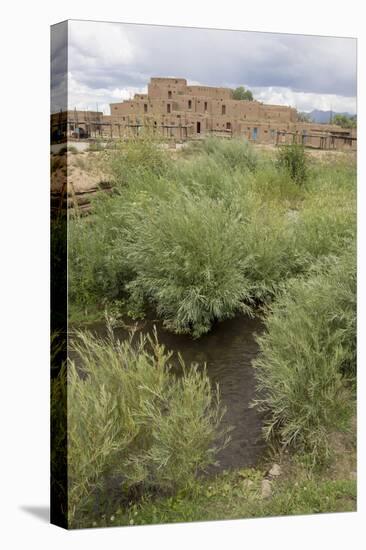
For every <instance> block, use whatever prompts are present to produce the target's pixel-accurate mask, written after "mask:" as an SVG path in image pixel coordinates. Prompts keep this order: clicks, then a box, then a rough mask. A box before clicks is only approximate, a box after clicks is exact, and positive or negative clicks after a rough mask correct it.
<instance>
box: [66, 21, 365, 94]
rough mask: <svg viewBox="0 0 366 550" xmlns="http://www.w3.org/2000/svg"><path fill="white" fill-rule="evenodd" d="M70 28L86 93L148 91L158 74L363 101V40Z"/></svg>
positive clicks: (74, 61) (72, 57)
mask: <svg viewBox="0 0 366 550" xmlns="http://www.w3.org/2000/svg"><path fill="white" fill-rule="evenodd" d="M69 25H70V33H69V71H70V72H71V74H72V77H73V78H74V80H75V81H76V82H77V83H79V85H80V86H81V87H83V89H84V91H85V90H86V88H87V89H89V90H90V91H92V90H93V89H94V90H98V89H107V90H110V91H112V90H114V89H125V88H143V87H144V86H146V84H147V82H148V80H149V79H150V77H151V76H181V77H186V78H187V79H188V80H190V81H195V82H200V83H202V84H207V85H212V86H231V87H235V86H238V85H241V84H244V85H246V86H248V87H252V88H261V89H263V88H266V87H275V88H281V89H289V90H291V91H292V92H293V93H295V94H296V93H301V94H304V93H305V94H320V95H326V94H332V95H335V96H338V97H345V98H355V96H356V40H355V39H350V38H333V37H321V36H303V35H286V34H271V33H255V32H243V31H222V30H209V29H192V28H179V27H162V26H149V25H132V24H121V23H95V22H84V21H71V22H70V23H69ZM107 95H108V94H107ZM309 97H310V96H309Z"/></svg>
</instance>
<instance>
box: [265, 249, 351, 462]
mask: <svg viewBox="0 0 366 550" xmlns="http://www.w3.org/2000/svg"><path fill="white" fill-rule="evenodd" d="M355 338H356V269H355V260H354V254H353V253H352V251H351V252H349V253H346V254H344V255H343V256H342V257H341V258H337V257H333V258H328V260H327V261H326V262H323V263H322V264H319V265H318V266H317V267H316V268H313V270H312V273H311V274H310V275H308V276H306V277H302V278H298V279H294V280H292V281H291V282H289V283H288V285H287V288H286V289H285V292H284V293H283V294H281V295H280V296H279V297H278V298H277V300H276V301H275V302H274V303H273V304H272V306H271V308H270V309H269V311H268V312H267V316H266V318H265V332H264V334H263V335H261V336H259V337H258V343H259V348H260V354H259V357H258V358H257V359H256V360H255V362H254V365H255V367H256V377H257V380H258V390H259V393H260V395H261V397H260V398H259V399H258V400H257V401H256V405H257V406H258V407H259V408H260V409H261V410H262V411H264V412H265V413H266V415H267V421H266V427H265V433H266V436H267V437H272V436H276V437H278V438H279V440H280V442H281V443H282V444H283V445H284V446H292V447H295V448H297V449H299V450H306V451H307V452H310V453H311V454H312V455H313V458H314V461H315V462H316V461H321V460H323V459H324V457H326V456H327V454H328V452H329V436H330V434H331V432H332V430H334V429H336V428H339V426H340V425H342V422H343V420H344V419H345V418H347V415H348V413H349V412H350V409H351V408H352V403H353V400H352V396H351V394H352V390H351V387H350V380H351V379H352V378H353V377H354V374H355V364H356V341H355Z"/></svg>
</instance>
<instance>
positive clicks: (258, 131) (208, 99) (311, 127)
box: [51, 78, 356, 149]
mask: <svg viewBox="0 0 366 550" xmlns="http://www.w3.org/2000/svg"><path fill="white" fill-rule="evenodd" d="M110 109H111V114H110V115H103V114H101V113H98V112H88V111H68V112H67V113H66V112H64V113H55V114H54V115H52V123H51V124H52V133H53V137H54V138H55V136H58V137H59V138H60V137H61V139H62V138H65V137H67V138H69V139H70V138H75V139H82V138H90V137H92V138H93V137H94V138H95V137H98V136H101V137H104V138H112V139H114V138H117V139H123V138H128V137H131V136H133V135H138V134H139V132H141V131H142V129H143V128H150V129H151V131H152V132H154V133H158V134H160V135H162V136H164V137H166V138H171V139H172V140H175V141H185V140H188V139H199V138H202V137H204V136H207V135H216V136H217V135H219V136H223V137H228V138H231V137H237V138H245V139H247V140H249V141H251V142H256V143H262V144H266V143H267V144H281V143H293V142H296V143H302V144H303V145H306V146H309V147H316V148H321V149H355V148H356V137H355V132H354V131H352V130H349V129H344V128H341V127H339V126H336V125H333V124H316V123H305V122H300V121H299V119H298V113H297V111H296V109H294V108H291V107H285V106H280V105H266V104H263V103H260V102H259V101H255V100H254V101H246V100H236V99H234V97H233V90H231V89H230V88H216V87H211V86H190V85H188V84H187V80H186V79H184V78H151V80H150V82H149V84H148V93H147V94H135V96H134V98H133V99H131V100H126V101H122V102H120V103H112V104H110Z"/></svg>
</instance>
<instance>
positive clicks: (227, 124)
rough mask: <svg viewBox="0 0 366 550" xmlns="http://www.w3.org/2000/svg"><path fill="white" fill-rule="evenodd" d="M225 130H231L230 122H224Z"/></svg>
mask: <svg viewBox="0 0 366 550" xmlns="http://www.w3.org/2000/svg"><path fill="white" fill-rule="evenodd" d="M226 130H231V122H227V123H226Z"/></svg>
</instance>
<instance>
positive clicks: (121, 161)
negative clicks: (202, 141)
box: [106, 132, 171, 185]
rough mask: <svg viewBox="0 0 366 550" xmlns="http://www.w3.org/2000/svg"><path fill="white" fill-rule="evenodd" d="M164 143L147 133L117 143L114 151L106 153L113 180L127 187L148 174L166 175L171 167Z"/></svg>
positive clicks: (107, 164)
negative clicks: (163, 146)
mask: <svg viewBox="0 0 366 550" xmlns="http://www.w3.org/2000/svg"><path fill="white" fill-rule="evenodd" d="M170 164H171V163H170V161H169V158H168V156H167V154H166V151H164V150H163V149H162V141H161V140H159V139H158V138H155V137H154V136H153V135H151V133H149V132H145V133H143V134H141V135H140V136H138V137H136V138H134V139H130V140H129V141H121V142H117V143H116V146H115V148H114V149H112V150H109V151H106V166H107V169H109V170H110V171H111V173H112V177H113V180H114V181H115V182H116V183H117V184H119V185H121V184H122V185H126V184H129V183H131V182H134V181H135V180H138V179H140V178H143V177H144V176H145V175H146V174H147V173H148V174H151V175H154V176H161V175H164V174H165V173H166V172H167V170H168V168H169V167H170Z"/></svg>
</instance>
